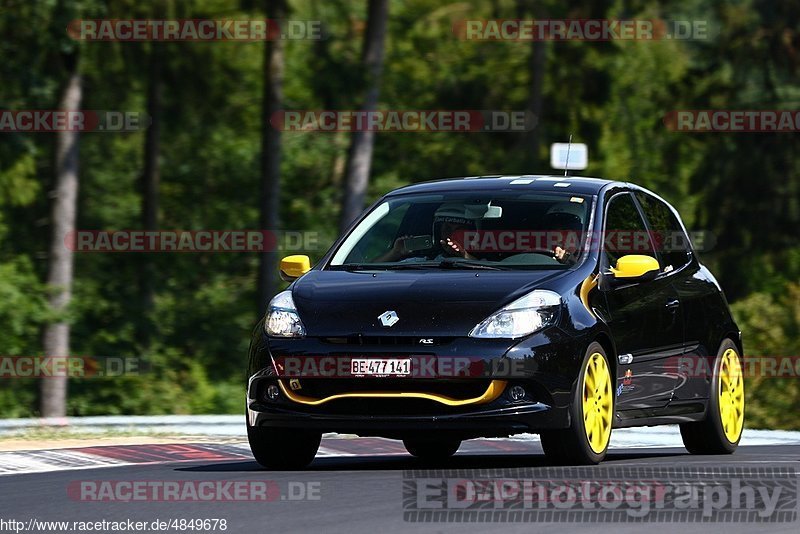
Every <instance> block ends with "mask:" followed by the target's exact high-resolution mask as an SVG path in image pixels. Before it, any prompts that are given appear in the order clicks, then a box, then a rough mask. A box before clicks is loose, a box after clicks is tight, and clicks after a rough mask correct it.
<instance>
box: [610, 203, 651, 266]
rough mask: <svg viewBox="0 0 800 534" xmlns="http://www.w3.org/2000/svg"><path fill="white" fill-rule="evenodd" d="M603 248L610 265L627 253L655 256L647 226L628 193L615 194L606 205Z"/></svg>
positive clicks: (613, 264)
mask: <svg viewBox="0 0 800 534" xmlns="http://www.w3.org/2000/svg"><path fill="white" fill-rule="evenodd" d="M603 248H604V250H605V254H606V257H607V258H608V262H609V265H611V266H615V265H616V264H617V260H618V259H620V258H621V257H622V256H626V255H628V254H642V255H645V256H652V257H654V258H655V257H656V255H655V252H654V251H653V245H652V243H651V242H650V235H649V234H648V232H647V227H646V226H645V224H644V221H643V220H642V217H641V216H640V215H639V210H638V209H636V204H634V202H633V197H631V196H630V194H628V193H624V194H621V195H617V196H615V197H614V198H612V199H611V202H610V204H609V205H608V210H607V211H606V226H605V234H604V236H603Z"/></svg>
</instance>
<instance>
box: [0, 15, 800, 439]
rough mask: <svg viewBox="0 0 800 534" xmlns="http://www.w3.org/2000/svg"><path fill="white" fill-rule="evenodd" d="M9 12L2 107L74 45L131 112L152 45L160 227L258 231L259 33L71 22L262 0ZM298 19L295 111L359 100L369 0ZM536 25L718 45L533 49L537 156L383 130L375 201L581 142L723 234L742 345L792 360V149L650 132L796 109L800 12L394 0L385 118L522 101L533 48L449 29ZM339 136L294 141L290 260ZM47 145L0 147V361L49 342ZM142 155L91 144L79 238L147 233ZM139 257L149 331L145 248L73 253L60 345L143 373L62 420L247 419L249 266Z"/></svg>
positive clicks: (768, 418) (761, 138)
mask: <svg viewBox="0 0 800 534" xmlns="http://www.w3.org/2000/svg"><path fill="white" fill-rule="evenodd" d="M12 4H13V5H11V6H10V7H8V8H6V7H4V8H3V9H2V10H0V34H1V35H3V37H2V38H0V54H2V57H3V58H4V61H3V62H2V63H0V79H2V80H3V83H2V84H0V108H2V109H51V108H55V107H56V106H57V105H58V104H57V102H58V95H59V91H60V88H61V86H62V85H63V83H64V72H65V68H64V67H65V63H64V62H65V57H67V56H69V55H70V54H77V55H78V57H79V58H80V69H81V72H82V74H83V79H84V104H83V107H84V109H98V110H104V109H106V110H120V111H135V112H144V111H145V109H146V105H147V103H146V90H147V83H148V81H147V72H148V65H149V61H150V58H151V55H152V54H154V53H158V54H159V55H160V56H161V58H162V60H163V77H164V79H163V89H164V91H163V115H162V136H161V137H162V146H161V154H160V163H161V188H160V226H161V227H162V228H163V229H174V230H197V229H221V230H225V229H231V230H237V229H255V228H257V227H258V221H259V213H258V199H259V194H260V191H259V187H260V186H259V172H260V171H259V167H260V164H259V160H260V151H261V133H262V132H261V130H262V124H261V106H262V103H261V98H262V88H263V72H262V65H263V54H264V46H263V43H256V42H218V43H191V42H173V43H161V44H159V45H158V46H155V45H153V44H152V43H119V42H117V43H115V42H76V41H74V40H72V39H70V38H68V37H67V35H66V33H65V32H64V28H65V27H66V24H67V22H68V21H70V20H72V19H75V18H80V17H88V18H94V17H107V18H119V19H127V18H146V17H176V18H216V19H218V18H230V19H235V18H245V17H252V18H263V16H264V14H263V12H261V11H259V9H263V8H262V6H263V2H240V1H238V0H205V1H203V0H190V1H182V2H172V1H170V2H161V1H134V0H82V1H80V2H58V1H56V0H29V1H24V2H23V1H18V2H12ZM289 5H290V10H291V11H290V17H291V18H294V19H299V20H321V21H323V25H324V27H325V30H326V33H327V34H328V35H329V37H328V38H327V39H325V40H323V41H318V42H314V41H290V42H287V43H286V54H287V56H286V71H285V87H284V93H285V95H284V100H285V107H286V108H287V109H313V110H319V109H357V108H358V106H359V105H360V101H359V99H360V98H361V94H362V92H361V90H360V89H361V88H362V87H363V83H364V76H363V73H362V72H361V69H360V55H361V43H362V39H363V35H364V31H365V25H364V22H365V18H366V9H365V5H366V2H341V1H334V2H323V1H317V0H290V1H289ZM531 16H538V17H540V18H558V17H564V18H575V19H580V18H584V19H586V18H604V17H608V18H649V19H652V18H662V19H666V20H694V19H700V20H707V21H709V23H710V26H711V28H712V30H713V31H712V35H711V38H710V39H708V40H705V41H703V40H700V41H680V42H679V41H675V40H672V41H661V42H650V41H634V42H607V43H596V42H549V43H545V44H543V45H542V46H544V50H545V70H544V83H543V92H542V113H541V117H539V124H538V126H537V131H536V133H537V134H538V136H539V146H538V148H537V149H535V150H534V148H533V147H532V146H531V145H530V144H529V143H530V139H531V138H530V136H529V134H527V133H491V134H490V133H430V132H428V133H422V132H419V133H388V132H387V133H379V134H378V135H377V136H376V145H375V152H374V159H373V165H372V181H371V183H370V188H369V194H368V197H369V198H368V200H370V201H372V200H374V199H376V198H378V197H379V196H380V195H381V194H383V193H384V192H386V191H387V190H390V189H393V188H395V187H398V186H401V185H405V184H408V183H413V182H417V181H421V180H427V179H432V178H440V177H448V176H464V175H474V174H491V173H542V172H544V173H547V172H550V170H549V168H548V167H547V151H548V147H549V145H550V143H552V142H556V141H565V140H566V139H567V137H568V135H569V134H573V135H574V138H575V141H579V142H585V143H587V144H588V145H589V154H590V167H589V169H588V170H587V171H586V173H587V174H589V175H601V176H606V177H609V178H618V179H630V180H632V181H635V182H637V183H640V184H642V185H644V186H646V187H650V188H652V189H653V190H655V191H657V192H658V193H660V194H662V195H663V196H665V197H666V198H667V199H668V200H670V201H672V202H673V203H674V204H675V205H676V207H677V208H678V209H679V210H680V211H681V213H682V214H683V215H684V217H685V219H686V221H687V223H688V225H689V226H690V227H691V229H696V230H706V231H710V232H711V233H713V234H714V237H715V245H714V248H712V249H711V250H707V251H704V252H703V259H704V260H705V261H706V262H707V263H708V264H709V265H710V266H711V267H712V268H713V270H714V272H715V274H717V275H718V278H719V279H720V282H721V284H722V286H723V287H724V288H725V291H726V293H727V295H728V296H729V297H730V298H731V300H732V301H734V302H735V304H734V310H735V313H736V314H737V317H738V319H739V321H740V324H741V327H742V329H743V331H744V339H745V343H746V344H747V350H748V353H750V354H753V353H764V354H767V353H768V354H779V355H780V354H783V355H786V354H797V353H798V350H800V346H798V344H799V343H800V332H799V331H798V319H797V314H798V311H797V307H796V302H797V301H798V300H799V299H800V295H798V294H797V289H796V286H792V285H791V284H792V283H795V282H796V280H797V279H798V278H800V240H798V235H797V231H796V228H798V227H800V178H798V177H800V159H799V158H798V157H797V156H796V154H797V153H800V150H798V149H799V148H800V146H799V145H798V143H800V141H798V137H797V136H796V135H792V134H687V133H678V132H672V131H670V130H669V129H668V128H666V126H665V124H664V122H663V118H664V116H665V114H667V113H668V112H670V111H674V110H679V109H711V108H733V109H758V108H764V109H782V108H785V109H796V107H797V105H798V102H800V89H798V86H797V84H796V79H797V74H798V68H799V67H800V56H798V54H797V53H796V38H793V37H792V36H795V37H796V35H797V27H798V19H800V14H799V13H798V10H797V5H796V1H795V0H772V1H764V0H742V1H738V2H733V3H731V2H719V1H715V2H702V1H700V0H672V1H663V2H662V1H656V0H625V1H622V0H601V1H597V2H579V1H577V0H570V1H567V2H557V1H555V0H536V1H535V2H529V1H525V0H467V1H451V2H444V3H442V2H436V1H434V0H403V1H392V2H391V6H390V21H389V28H388V32H389V34H388V38H387V51H386V65H385V69H384V74H383V81H382V84H381V98H380V107H381V108H383V109H387V110H388V109H394V110H402V109H413V110H426V109H457V110H460V109H469V110H523V109H527V107H528V105H529V101H530V97H531V72H530V66H529V63H530V62H529V60H530V57H531V51H532V49H533V47H532V46H531V43H526V42H490V41H489V42H481V41H466V40H461V39H458V38H456V37H455V36H454V35H453V31H452V29H453V25H454V24H455V23H457V22H458V21H460V20H463V19H469V18H472V19H481V18H518V17H531ZM348 145H349V137H348V135H347V134H346V133H297V132H285V133H283V135H282V146H283V159H282V164H281V171H282V192H281V213H280V215H281V228H279V229H278V230H285V231H306V232H313V233H314V234H315V236H316V237H317V241H318V246H317V247H316V248H311V249H310V250H301V251H297V250H292V251H291V252H293V253H303V252H305V253H308V254H309V255H310V256H311V257H312V259H313V260H316V259H319V258H320V257H321V255H322V254H323V253H324V250H325V249H326V248H327V247H328V245H330V243H332V242H333V240H334V239H335V238H336V221H338V212H339V203H340V200H341V191H342V181H343V174H344V166H345V161H346V151H347V147H348ZM53 149H54V136H52V135H50V134H42V133H39V134H22V133H19V134H8V133H4V134H2V135H0V332H2V335H0V354H3V355H29V354H38V353H40V351H41V327H42V325H43V324H45V322H46V321H47V320H48V316H47V311H46V306H45V292H44V287H43V280H45V279H46V274H47V254H48V250H49V246H50V243H49V239H50V235H49V234H50V216H51V215H50V209H51V202H50V197H49V191H50V190H51V189H52V186H53V174H54V170H53V161H54V157H53V156H54V154H53ZM143 152H144V132H142V131H139V132H131V133H115V134H111V133H89V134H85V135H82V136H81V160H80V169H81V170H80V179H81V184H80V200H79V214H78V227H79V228H81V229H103V230H114V229H137V228H140V227H141V221H140V219H141V200H142V192H141V186H140V183H139V182H140V178H141V174H142V168H143V162H142V159H143ZM280 252H281V253H283V252H289V251H286V250H283V249H282V250H280ZM149 259H151V260H152V261H153V263H154V265H155V271H156V274H157V280H156V288H155V289H156V301H155V307H154V309H153V310H152V311H151V318H152V322H151V321H149V320H147V319H148V318H147V317H146V316H145V311H144V310H143V309H142V306H141V303H140V295H139V291H140V289H139V288H140V280H141V276H142V275H141V273H142V271H143V265H144V263H145V261H144V260H145V258H144V257H143V255H136V254H100V253H94V254H76V258H75V276H76V279H75V284H74V298H73V303H72V306H71V309H70V315H69V318H70V322H71V324H72V350H73V352H74V353H75V354H84V355H104V356H115V357H125V358H137V359H138V360H140V361H141V363H142V364H143V370H142V371H141V374H140V375H131V376H126V377H118V378H91V379H89V378H87V379H83V380H72V381H71V383H70V401H69V412H70V414H75V415H79V414H80V415H89V414H101V413H121V414H127V413H131V414H132V413H175V412H179V413H212V412H236V411H239V410H241V400H242V389H243V374H244V368H245V353H246V350H247V343H248V340H249V335H250V331H251V329H252V325H253V324H254V323H255V321H256V319H257V317H256V310H257V308H258V306H257V305H258V303H257V302H256V299H257V295H256V289H255V285H256V271H257V266H258V260H259V257H258V255H256V254H249V253H220V254H154V255H151V257H149ZM792 299H794V300H792ZM792 317H794V318H793V319H792ZM152 325H155V326H152ZM143 329H148V334H149V336H150V339H151V343H150V344H149V346H148V345H146V344H145V343H144V342H143V339H142V332H143ZM6 382H8V381H6ZM11 382H13V383H10V384H9V383H0V417H2V416H11V417H17V416H26V415H35V414H36V410H37V408H36V406H37V404H36V403H37V397H38V393H37V389H36V383H34V382H32V381H31V382H29V381H24V380H16V381H11ZM748 396H749V399H750V401H751V408H750V412H749V413H750V415H749V418H750V419H749V421H750V423H749V424H752V425H755V426H773V425H778V426H781V427H786V428H790V427H791V428H800V420H798V419H797V417H796V415H795V414H796V413H797V406H798V396H797V386H796V385H795V384H793V383H792V382H791V381H786V382H781V381H780V380H777V379H765V380H762V381H756V382H753V383H750V384H749V389H748Z"/></svg>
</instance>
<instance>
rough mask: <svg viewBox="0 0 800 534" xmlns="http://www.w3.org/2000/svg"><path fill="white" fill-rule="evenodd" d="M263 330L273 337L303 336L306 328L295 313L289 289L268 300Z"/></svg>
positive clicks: (295, 309)
mask: <svg viewBox="0 0 800 534" xmlns="http://www.w3.org/2000/svg"><path fill="white" fill-rule="evenodd" d="M264 330H265V331H266V332H267V335H270V336H275V337H303V336H305V335H306V329H305V327H304V326H303V321H301V320H300V315H299V314H298V313H297V308H296V307H295V305H294V300H293V299H292V292H291V291H288V290H287V291H282V292H280V293H278V294H277V295H275V297H274V298H273V299H272V300H271V301H269V306H268V307H267V319H266V321H264Z"/></svg>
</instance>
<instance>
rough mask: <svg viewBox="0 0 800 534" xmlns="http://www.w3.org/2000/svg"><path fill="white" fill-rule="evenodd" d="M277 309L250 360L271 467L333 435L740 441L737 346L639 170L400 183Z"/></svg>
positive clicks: (258, 436)
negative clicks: (674, 435)
mask: <svg viewBox="0 0 800 534" xmlns="http://www.w3.org/2000/svg"><path fill="white" fill-rule="evenodd" d="M281 272H282V275H283V277H284V278H285V279H286V280H287V281H288V280H292V283H291V285H290V286H289V287H288V289H286V290H285V291H283V292H281V293H279V294H278V295H277V296H276V297H275V298H274V299H272V301H271V302H270V304H269V307H268V311H267V313H266V316H265V317H264V318H263V319H262V320H261V321H260V322H259V324H258V326H257V327H256V329H255V332H254V335H253V338H252V342H251V347H250V354H249V372H248V377H249V380H248V384H247V386H248V387H247V430H248V437H249V440H250V446H251V449H252V451H253V454H254V456H255V458H256V460H257V461H258V462H259V463H260V464H262V465H263V466H265V467H270V468H297V467H302V466H305V465H307V464H309V463H310V462H311V461H312V460H313V458H314V456H315V454H316V452H317V449H318V447H319V444H320V437H321V434H322V433H324V432H339V433H352V434H357V435H361V436H382V437H388V438H393V439H401V440H403V442H404V444H405V446H406V448H407V450H408V451H409V452H410V453H411V454H413V455H415V456H417V457H420V458H423V459H437V458H445V457H448V456H450V455H452V454H454V453H455V452H456V451H457V450H458V448H459V446H460V444H461V442H462V440H465V439H470V438H477V437H501V436H509V435H512V434H518V433H537V434H539V435H540V437H541V444H542V447H543V449H544V451H545V454H546V455H547V456H548V457H551V458H552V459H553V460H554V461H556V462H558V463H571V464H585V463H597V462H600V461H601V460H602V459H603V458H604V457H605V455H606V451H607V449H608V445H609V440H610V436H611V430H612V428H622V427H632V426H644V425H648V426H650V425H661V424H674V423H678V424H680V430H681V435H682V437H683V441H684V444H685V445H686V448H687V449H688V450H689V451H690V452H693V453H699V454H709V453H730V452H732V451H733V450H734V449H735V448H736V446H737V445H738V442H739V439H740V437H741V433H742V428H743V423H744V391H743V381H742V373H741V369H742V354H743V353H742V341H741V334H740V332H739V329H738V328H737V326H736V324H735V322H734V320H733V318H732V317H731V314H730V311H729V309H728V305H727V302H726V300H725V297H724V295H723V293H722V290H721V289H720V287H719V284H718V283H717V281H716V280H715V279H714V277H713V276H712V274H711V273H710V272H709V271H708V269H707V268H706V267H704V266H703V264H702V263H700V261H699V260H698V257H697V254H696V252H695V250H694V248H693V245H692V243H691V241H690V239H689V237H688V235H687V233H686V229H685V227H684V225H683V223H682V222H681V219H680V217H679V216H678V214H677V212H676V211H675V209H673V208H672V207H671V206H670V205H669V204H667V203H666V202H665V201H664V200H663V199H661V198H659V197H658V196H657V195H655V194H653V193H652V192H650V191H648V190H646V189H643V188H641V187H638V186H636V185H634V184H631V183H625V182H615V181H608V180H600V179H594V178H578V177H569V178H565V177H555V176H505V177H475V178H463V179H454V180H441V181H434V182H427V183H422V184H417V185H412V186H408V187H404V188H401V189H398V190H396V191H393V192H391V193H389V194H387V195H386V196H384V197H383V198H382V199H380V200H379V201H378V202H377V203H375V204H374V205H373V206H372V207H370V208H369V209H368V210H367V211H365V212H364V214H363V215H362V216H361V218H360V219H359V220H357V221H356V222H355V223H354V224H353V225H352V227H351V228H350V229H349V230H348V231H347V232H346V233H345V234H344V236H342V237H341V238H340V239H339V240H338V241H337V242H336V243H335V244H334V245H333V247H332V248H331V249H330V251H329V252H328V253H327V254H326V255H325V256H324V257H323V258H322V259H321V260H320V261H319V263H318V264H317V265H316V266H314V267H313V268H311V267H310V265H309V259H308V257H306V256H290V257H287V258H284V260H283V261H282V262H281Z"/></svg>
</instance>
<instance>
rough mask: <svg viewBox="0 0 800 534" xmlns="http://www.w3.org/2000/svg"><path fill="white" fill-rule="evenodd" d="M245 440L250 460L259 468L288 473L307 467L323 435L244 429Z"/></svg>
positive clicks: (256, 428) (292, 430) (294, 431)
mask: <svg viewBox="0 0 800 534" xmlns="http://www.w3.org/2000/svg"><path fill="white" fill-rule="evenodd" d="M247 439H248V441H249V442H250V450H251V451H252V452H253V457H254V458H255V459H256V462H258V463H259V464H260V465H261V466H262V467H265V468H267V469H276V470H290V469H302V468H304V467H307V466H308V465H309V464H310V463H311V462H312V461H313V460H314V456H316V455H317V450H319V444H320V441H321V440H322V434H321V433H320V432H314V431H311V430H302V429H294V428H272V427H253V426H250V425H247Z"/></svg>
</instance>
